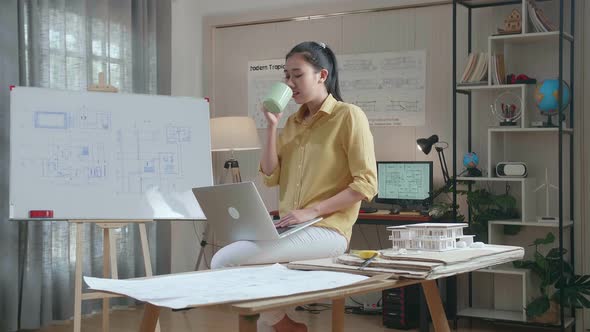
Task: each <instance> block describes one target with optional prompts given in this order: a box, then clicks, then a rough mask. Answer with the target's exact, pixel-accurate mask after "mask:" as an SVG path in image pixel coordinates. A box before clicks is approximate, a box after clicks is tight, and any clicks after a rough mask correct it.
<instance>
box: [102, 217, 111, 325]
mask: <svg viewBox="0 0 590 332" xmlns="http://www.w3.org/2000/svg"><path fill="white" fill-rule="evenodd" d="M102 239H103V240H102V241H103V242H102V276H103V278H111V232H110V229H108V228H104V229H103V230H102ZM109 314H110V307H109V298H108V297H105V298H103V299H102V331H103V332H108V331H109V325H110V324H109V323H110V321H109Z"/></svg>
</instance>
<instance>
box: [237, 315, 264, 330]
mask: <svg viewBox="0 0 590 332" xmlns="http://www.w3.org/2000/svg"><path fill="white" fill-rule="evenodd" d="M259 317H260V315H240V318H239V319H240V320H239V323H238V324H239V325H238V326H239V328H238V330H239V331H240V332H256V331H257V326H256V323H257V322H258V318H259Z"/></svg>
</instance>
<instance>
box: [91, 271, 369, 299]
mask: <svg viewBox="0 0 590 332" xmlns="http://www.w3.org/2000/svg"><path fill="white" fill-rule="evenodd" d="M365 279H367V277H366V276H360V275H354V274H349V273H342V272H327V271H297V270H290V269H288V268H287V267H285V266H282V265H280V264H275V265H271V266H262V267H244V268H236V269H227V270H218V271H211V272H194V273H183V274H176V275H174V274H173V275H167V276H161V277H160V276H158V277H153V278H147V279H131V280H117V279H102V278H92V277H84V281H85V282H86V284H87V285H88V286H89V287H90V289H93V290H98V291H106V292H111V293H116V294H122V295H126V296H128V297H131V298H134V299H137V300H140V301H145V302H149V303H151V304H154V305H157V306H161V307H168V308H172V309H180V308H186V307H193V306H199V305H210V304H218V303H227V302H237V301H245V300H254V299H262V298H269V297H277V296H286V295H292V294H298V293H308V292H313V291H319V290H326V289H333V288H338V287H342V286H346V285H350V284H353V283H356V282H360V281H363V280H365Z"/></svg>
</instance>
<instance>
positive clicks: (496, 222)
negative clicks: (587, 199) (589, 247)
mask: <svg viewBox="0 0 590 332" xmlns="http://www.w3.org/2000/svg"><path fill="white" fill-rule="evenodd" d="M489 224H490V225H515V226H525V227H553V228H558V227H559V224H558V223H549V222H537V221H518V220H490V221H489ZM573 225H574V222H573V221H571V220H568V221H565V222H564V223H563V227H571V226H573Z"/></svg>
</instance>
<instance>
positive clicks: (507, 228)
mask: <svg viewBox="0 0 590 332" xmlns="http://www.w3.org/2000/svg"><path fill="white" fill-rule="evenodd" d="M521 229H522V226H518V225H504V235H516V234H518V233H520V230H521Z"/></svg>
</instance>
